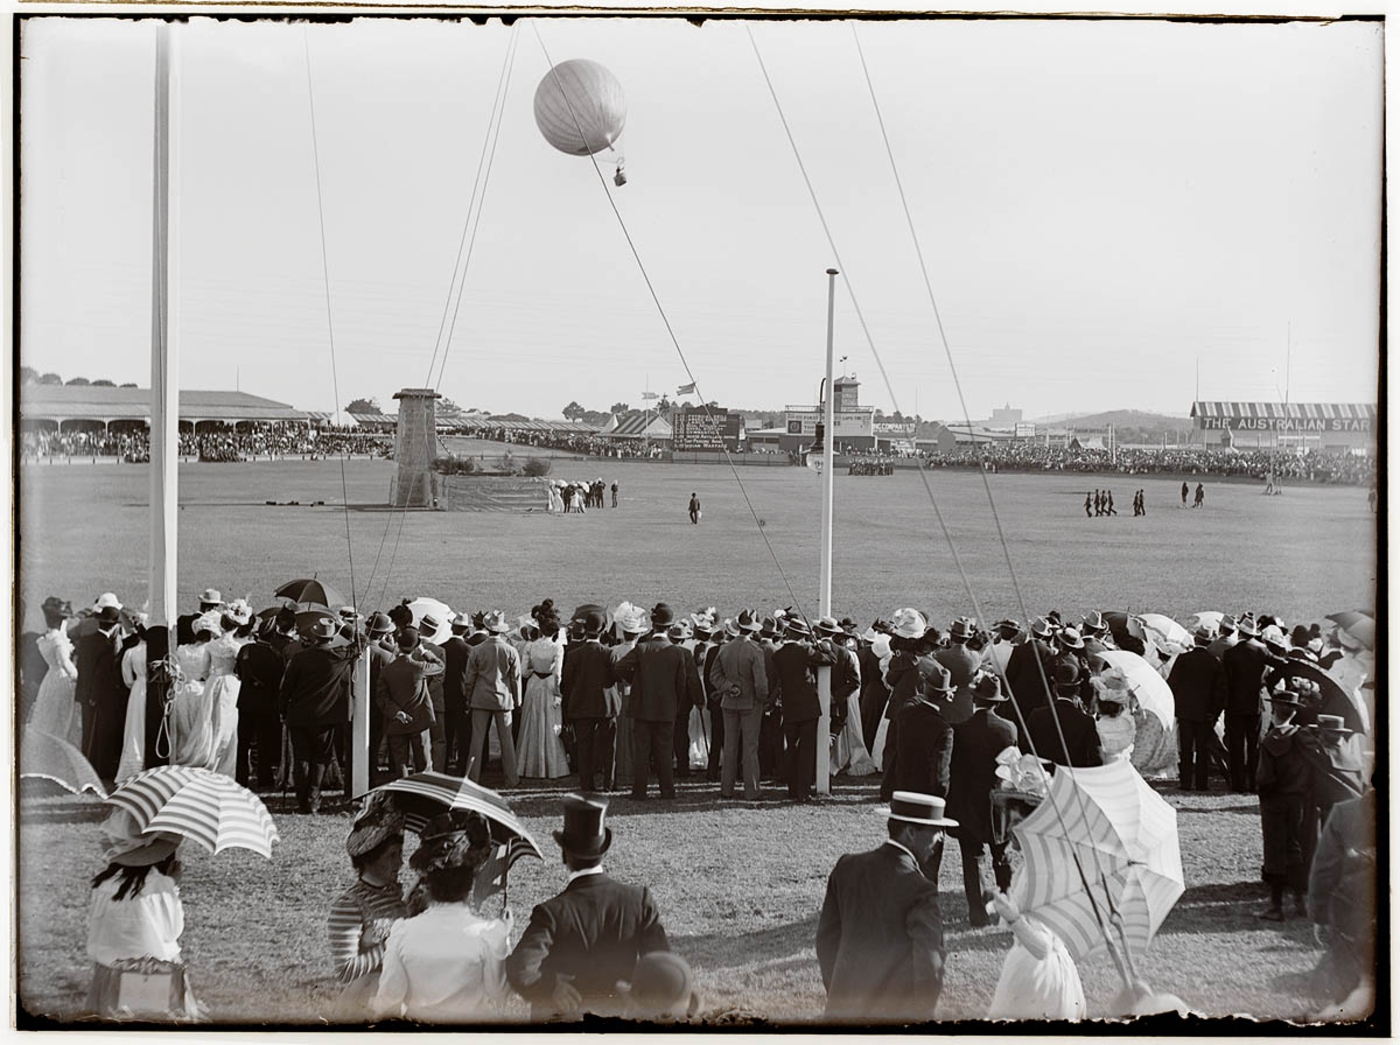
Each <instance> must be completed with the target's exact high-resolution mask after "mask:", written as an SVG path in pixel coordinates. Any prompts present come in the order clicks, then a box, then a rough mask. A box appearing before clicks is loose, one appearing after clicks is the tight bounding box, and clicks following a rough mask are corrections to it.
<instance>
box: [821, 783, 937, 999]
mask: <svg viewBox="0 0 1400 1045" xmlns="http://www.w3.org/2000/svg"><path fill="white" fill-rule="evenodd" d="M943 807H944V803H943V799H941V798H938V797H937V796H935V795H920V794H915V793H912V792H907V791H896V792H895V793H894V795H893V797H892V798H891V800H890V806H889V808H888V809H887V810H884V812H885V814H886V816H888V818H889V835H890V837H889V841H887V842H886V843H885V844H884V845H882V846H880V847H879V848H878V849H873V850H871V851H870V852H868V853H847V854H846V855H845V856H842V857H841V858H840V859H839V860H837V861H836V867H835V868H834V869H833V870H832V872H831V876H830V877H829V878H828V879H827V882H826V898H825V900H824V901H823V903H822V911H821V918H820V920H819V921H818V923H817V961H818V963H819V964H820V965H821V971H822V984H823V985H824V986H825V987H826V1012H825V1015H826V1017H827V1018H828V1019H831V1020H851V1021H856V1022H860V1023H875V1022H887V1023H923V1022H926V1021H928V1020H931V1019H933V1013H934V1009H935V1007H936V1006H937V1005H938V996H939V993H940V992H941V991H942V989H943V969H944V964H945V962H946V960H947V949H946V947H945V946H944V942H943V915H942V912H941V911H940V910H939V906H938V887H937V885H936V884H935V883H934V882H931V881H929V880H928V878H926V877H925V876H924V872H923V869H922V868H923V865H924V864H925V862H926V861H927V860H928V857H929V855H930V854H931V852H932V851H933V849H934V847H935V845H936V844H937V843H938V841H939V840H940V839H941V838H942V835H943V832H944V830H945V829H947V828H951V827H957V826H958V824H957V821H956V820H950V819H948V818H947V817H945V816H944V815H943Z"/></svg>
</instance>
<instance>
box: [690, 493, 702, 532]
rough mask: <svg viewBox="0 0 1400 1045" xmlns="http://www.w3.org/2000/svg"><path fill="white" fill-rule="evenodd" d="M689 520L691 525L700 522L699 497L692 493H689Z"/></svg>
mask: <svg viewBox="0 0 1400 1045" xmlns="http://www.w3.org/2000/svg"><path fill="white" fill-rule="evenodd" d="M690 522H691V525H692V526H693V525H696V524H697V523H699V522H700V498H699V497H697V496H695V494H694V493H692V494H691V495H690Z"/></svg>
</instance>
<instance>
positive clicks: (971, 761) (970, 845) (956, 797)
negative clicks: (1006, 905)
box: [948, 672, 1016, 926]
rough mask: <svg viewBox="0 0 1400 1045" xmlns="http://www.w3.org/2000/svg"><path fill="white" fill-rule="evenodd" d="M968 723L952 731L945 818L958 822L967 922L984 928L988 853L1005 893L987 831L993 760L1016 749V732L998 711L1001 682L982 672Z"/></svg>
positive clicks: (1004, 872)
mask: <svg viewBox="0 0 1400 1045" xmlns="http://www.w3.org/2000/svg"><path fill="white" fill-rule="evenodd" d="M972 695H973V702H974V710H973V713H972V717H971V718H970V719H968V720H967V721H966V722H964V723H963V724H962V725H961V726H959V727H958V731H957V734H956V739H955V741H954V743H953V760H952V764H951V765H950V766H949V770H948V813H949V814H950V815H951V816H952V817H953V818H954V819H955V820H957V822H958V827H957V830H956V832H955V833H956V835H957V839H958V848H959V849H960V850H961V851H962V868H963V892H964V894H965V895H966V896H967V916H968V920H969V921H970V922H971V923H972V924H973V925H974V926H982V925H987V924H988V923H989V919H988V917H987V910H986V902H987V901H986V899H985V897H984V896H983V892H982V875H981V868H980V866H979V865H980V863H981V860H982V852H983V850H985V849H986V848H988V847H990V848H991V852H992V874H993V876H994V877H995V879H996V883H997V888H998V889H1000V890H1001V891H1002V892H1003V893H1004V892H1006V891H1007V890H1008V889H1009V888H1011V861H1010V860H1008V859H1007V855H1006V847H1007V840H1005V839H1003V840H1002V841H1000V842H998V841H997V840H996V836H995V832H993V830H992V792H993V791H994V790H995V789H996V788H997V784H998V781H997V773H996V769H997V755H999V754H1000V753H1001V752H1002V751H1005V750H1006V749H1007V748H1008V747H1012V746H1013V745H1015V743H1016V727H1015V726H1014V725H1012V724H1011V723H1010V722H1008V721H1007V720H1006V719H1004V718H1002V717H1001V715H999V714H998V710H999V709H1000V708H1001V707H1003V706H1005V705H1006V704H1007V703H1009V701H1008V700H1007V698H1006V695H1005V694H1004V693H1002V691H1001V680H1000V679H999V678H998V677H997V676H996V675H993V674H992V673H991V672H983V673H982V674H980V675H978V677H977V678H976V679H975V680H974V681H973V684H972Z"/></svg>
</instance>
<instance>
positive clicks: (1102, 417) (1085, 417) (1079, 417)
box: [1034, 410, 1191, 428]
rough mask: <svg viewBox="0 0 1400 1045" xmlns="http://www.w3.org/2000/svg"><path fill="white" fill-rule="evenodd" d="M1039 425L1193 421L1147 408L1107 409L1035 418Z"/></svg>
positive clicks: (1146, 425) (1172, 425)
mask: <svg viewBox="0 0 1400 1045" xmlns="http://www.w3.org/2000/svg"><path fill="white" fill-rule="evenodd" d="M1034 420H1035V423H1036V424H1038V425H1068V424H1076V425H1083V426H1084V427H1085V428H1103V427H1105V426H1106V425H1113V426H1114V427H1115V428H1122V427H1124V426H1131V427H1133V428H1181V427H1182V426H1184V425H1188V424H1190V423H1191V418H1190V416H1189V415H1187V414H1153V413H1148V412H1147V411H1146V410H1105V411H1103V412H1102V413H1098V414H1053V415H1051V416H1050V417H1037V418H1035V419H1034Z"/></svg>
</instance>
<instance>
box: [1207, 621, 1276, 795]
mask: <svg viewBox="0 0 1400 1045" xmlns="http://www.w3.org/2000/svg"><path fill="white" fill-rule="evenodd" d="M1237 630H1238V631H1239V635H1240V641H1239V642H1237V643H1236V644H1235V645H1233V646H1231V647H1230V648H1229V649H1227V650H1226V651H1225V653H1224V655H1223V656H1222V657H1221V658H1220V662H1221V664H1222V665H1223V666H1224V668H1225V687H1226V694H1225V755H1226V757H1227V758H1228V759H1229V762H1230V788H1231V790H1233V791H1239V792H1244V793H1248V792H1252V791H1253V790H1254V772H1255V770H1256V769H1257V768H1258V766H1259V723H1260V719H1261V717H1262V716H1263V707H1264V703H1263V696H1262V690H1263V685H1264V673H1265V672H1267V671H1268V670H1269V669H1270V668H1271V667H1276V666H1278V663H1281V660H1279V661H1278V662H1277V663H1276V660H1275V658H1273V657H1271V656H1270V655H1269V651H1268V650H1266V649H1265V648H1264V644H1263V643H1262V642H1260V641H1259V625H1258V624H1256V623H1255V621H1254V618H1253V617H1250V616H1248V615H1245V616H1243V617H1241V618H1240V619H1239V622H1238V624H1237Z"/></svg>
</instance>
